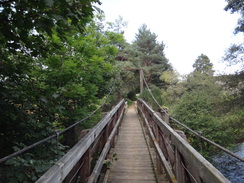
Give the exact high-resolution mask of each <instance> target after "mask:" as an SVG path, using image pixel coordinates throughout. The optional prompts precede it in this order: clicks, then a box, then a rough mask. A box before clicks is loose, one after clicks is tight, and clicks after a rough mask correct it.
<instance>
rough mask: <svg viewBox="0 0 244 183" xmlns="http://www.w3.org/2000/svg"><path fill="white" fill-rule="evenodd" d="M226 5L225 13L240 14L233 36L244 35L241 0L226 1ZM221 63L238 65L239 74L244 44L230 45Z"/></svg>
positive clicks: (243, 56) (243, 10)
mask: <svg viewBox="0 0 244 183" xmlns="http://www.w3.org/2000/svg"><path fill="white" fill-rule="evenodd" d="M226 1H227V2H228V4H227V5H226V7H225V10H226V11H230V12H231V13H235V12H237V13H240V14H241V17H240V18H239V20H238V22H237V26H236V28H235V31H234V34H238V33H244V3H243V1H242V0H226ZM223 61H225V62H227V63H228V64H229V65H230V66H231V65H237V64H240V67H241V70H240V71H241V72H243V69H244V65H243V62H244V42H242V43H240V44H232V45H231V46H230V48H229V49H228V50H226V52H225V56H224V57H223Z"/></svg>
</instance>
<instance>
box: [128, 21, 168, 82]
mask: <svg viewBox="0 0 244 183" xmlns="http://www.w3.org/2000/svg"><path fill="white" fill-rule="evenodd" d="M132 46H133V47H134V49H135V50H134V51H135V54H134V60H135V61H136V60H138V61H137V62H136V63H137V64H138V65H137V67H139V68H143V71H144V75H145V77H146V80H147V82H148V83H151V84H154V85H156V86H158V87H162V86H163V83H162V81H161V80H160V76H161V74H162V72H163V71H166V70H172V66H171V65H170V64H169V63H168V59H167V58H166V57H165V54H164V48H165V45H164V43H163V42H161V43H159V42H158V41H157V35H156V34H155V33H152V32H151V31H150V29H148V28H147V26H146V25H145V24H144V25H142V26H141V27H140V28H139V29H138V34H136V37H135V41H134V42H133V45H132Z"/></svg>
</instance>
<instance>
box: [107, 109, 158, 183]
mask: <svg viewBox="0 0 244 183" xmlns="http://www.w3.org/2000/svg"><path fill="white" fill-rule="evenodd" d="M114 153H116V154H117V157H118V160H117V161H114V162H113V164H112V166H111V170H110V174H109V177H108V183H115V182H116V183H139V182H140V183H146V182H147V183H155V182H156V177H155V174H154V171H153V164H152V160H151V157H150V153H149V150H148V147H147V144H146V141H145V138H144V135H143V131H142V128H141V124H140V122H139V120H138V118H137V114H136V112H135V110H134V105H132V106H130V108H129V109H128V111H127V113H126V115H125V117H124V120H123V122H122V126H121V129H120V134H119V137H118V141H117V143H116V145H115V152H114Z"/></svg>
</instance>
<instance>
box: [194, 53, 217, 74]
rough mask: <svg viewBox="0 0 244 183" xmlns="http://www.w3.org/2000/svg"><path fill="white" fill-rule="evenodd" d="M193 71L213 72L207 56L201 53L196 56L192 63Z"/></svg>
mask: <svg viewBox="0 0 244 183" xmlns="http://www.w3.org/2000/svg"><path fill="white" fill-rule="evenodd" d="M193 68H194V72H198V73H205V74H211V75H212V74H213V72H214V71H213V64H212V63H211V62H210V59H209V58H208V56H206V55H204V54H201V55H200V56H198V57H197V59H196V60H195V62H194V64H193Z"/></svg>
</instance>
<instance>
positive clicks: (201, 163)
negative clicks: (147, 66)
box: [138, 99, 230, 183]
mask: <svg viewBox="0 0 244 183" xmlns="http://www.w3.org/2000/svg"><path fill="white" fill-rule="evenodd" d="M139 102H141V104H142V105H143V106H144V107H145V108H146V109H147V110H148V111H149V112H150V113H151V114H152V115H153V119H154V122H155V123H156V124H157V125H158V127H159V128H160V130H161V132H162V133H164V134H165V135H166V136H171V143H172V144H174V146H175V147H177V149H178V151H179V152H180V153H181V155H182V156H183V157H184V160H185V161H186V162H187V163H188V164H189V166H190V167H191V169H193V170H194V171H195V172H197V174H198V176H199V177H200V178H201V179H202V180H203V181H204V182H208V183H223V182H224V183H229V182H230V181H229V180H228V179H226V178H225V177H224V176H223V175H222V174H221V173H220V172H219V171H218V170H217V169H216V168H215V167H214V166H213V165H212V164H211V163H209V162H208V161H207V160H206V159H205V158H204V157H202V155H200V154H199V153H198V152H197V151H196V150H195V149H194V148H193V147H192V146H191V145H190V144H188V143H187V142H186V141H185V140H184V139H183V138H182V137H180V135H179V134H178V133H176V132H175V131H174V130H173V129H172V128H171V127H170V126H168V125H167V124H166V123H165V122H164V121H163V120H162V119H161V118H160V117H159V116H158V115H157V114H156V113H155V112H154V111H153V110H152V109H151V108H150V106H148V105H147V104H146V103H145V102H144V101H142V100H141V99H139V100H138V103H139ZM138 106H139V105H138ZM143 112H144V111H143Z"/></svg>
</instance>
